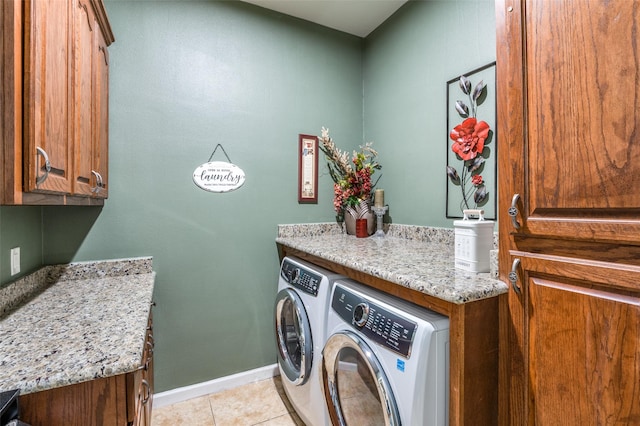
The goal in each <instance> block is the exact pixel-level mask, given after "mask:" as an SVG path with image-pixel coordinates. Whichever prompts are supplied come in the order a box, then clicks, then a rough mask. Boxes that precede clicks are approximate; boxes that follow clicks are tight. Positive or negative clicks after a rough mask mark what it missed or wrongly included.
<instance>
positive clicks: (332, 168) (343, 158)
mask: <svg viewBox="0 0 640 426" xmlns="http://www.w3.org/2000/svg"><path fill="white" fill-rule="evenodd" d="M371 145H372V143H371V142H368V143H366V144H365V145H360V151H353V155H352V157H351V159H349V154H347V153H346V152H344V151H341V150H340V149H338V148H337V147H336V145H335V143H334V142H333V140H332V139H331V137H329V129H326V128H324V127H323V128H322V136H321V137H320V145H319V148H320V150H321V151H322V152H323V153H324V154H325V156H326V159H327V167H328V168H329V174H330V175H331V178H332V179H333V192H334V196H333V208H334V209H335V211H336V213H337V215H338V216H344V212H345V210H346V209H347V208H349V207H351V208H356V207H358V206H359V205H360V203H361V202H362V201H365V200H366V201H368V202H369V201H370V200H371V191H372V190H373V188H374V187H375V186H376V183H377V182H378V181H377V180H376V182H375V183H373V184H372V183H371V176H372V175H373V174H374V173H375V171H376V170H380V169H381V168H382V166H381V165H380V164H378V162H376V161H375V158H376V157H377V156H378V153H377V152H376V150H374V149H373V148H372V146H371ZM378 179H380V177H378Z"/></svg>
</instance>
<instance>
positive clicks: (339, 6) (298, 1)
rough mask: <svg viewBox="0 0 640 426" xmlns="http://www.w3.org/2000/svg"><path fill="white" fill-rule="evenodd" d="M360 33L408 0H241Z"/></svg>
mask: <svg viewBox="0 0 640 426" xmlns="http://www.w3.org/2000/svg"><path fill="white" fill-rule="evenodd" d="M242 1H245V2H246V3H252V4H255V5H257V6H260V7H264V8H266V9H271V10H275V11H276V12H280V13H284V14H285V15H290V16H295V17H296V18H301V19H304V20H306V21H310V22H315V23H316V24H320V25H323V26H325V27H329V28H333V29H335V30H339V31H343V32H345V33H349V34H353V35H355V36H358V37H363V38H364V37H366V36H368V35H369V34H370V33H371V32H372V31H373V30H375V29H376V28H377V27H378V26H379V25H380V24H382V23H383V22H384V21H385V20H386V19H387V18H388V17H390V16H391V15H393V13H394V12H395V11H396V10H398V9H399V8H400V6H402V5H403V4H405V3H406V2H407V0H242Z"/></svg>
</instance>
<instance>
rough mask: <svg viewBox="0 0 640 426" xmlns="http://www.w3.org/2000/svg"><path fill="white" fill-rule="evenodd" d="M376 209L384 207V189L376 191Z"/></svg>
mask: <svg viewBox="0 0 640 426" xmlns="http://www.w3.org/2000/svg"><path fill="white" fill-rule="evenodd" d="M373 205H374V206H375V207H384V189H376V192H375V193H374V197H373Z"/></svg>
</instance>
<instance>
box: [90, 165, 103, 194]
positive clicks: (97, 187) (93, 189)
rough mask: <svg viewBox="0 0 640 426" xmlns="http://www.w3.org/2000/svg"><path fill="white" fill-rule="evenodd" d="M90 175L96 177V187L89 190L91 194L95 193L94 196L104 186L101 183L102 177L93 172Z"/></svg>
mask: <svg viewBox="0 0 640 426" xmlns="http://www.w3.org/2000/svg"><path fill="white" fill-rule="evenodd" d="M91 174H92V175H94V176H95V177H96V186H94V187H93V188H91V192H95V193H96V194H97V193H98V192H100V190H101V189H103V188H104V184H103V182H102V175H101V174H100V173H98V172H96V171H95V170H91Z"/></svg>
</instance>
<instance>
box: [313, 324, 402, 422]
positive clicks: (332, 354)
mask: <svg viewBox="0 0 640 426" xmlns="http://www.w3.org/2000/svg"><path fill="white" fill-rule="evenodd" d="M322 358H323V359H322V383H323V387H324V396H325V400H326V401H327V408H328V409H329V415H330V417H331V422H332V423H333V424H334V425H340V426H345V425H358V424H375V425H387V426H397V425H400V414H399V412H398V406H397V404H396V401H395V399H394V397H393V391H392V389H391V386H390V385H389V381H388V380H387V377H386V375H385V374H384V371H383V370H382V366H381V365H380V362H379V361H378V359H377V358H376V356H375V355H374V354H373V352H372V351H371V348H370V347H369V345H368V344H367V343H366V342H365V341H364V340H363V339H362V338H361V337H360V336H358V335H357V334H355V333H353V332H351V331H347V330H345V331H340V332H337V333H335V334H333V335H332V336H331V337H329V339H328V340H327V342H326V344H325V346H324V349H323V351H322Z"/></svg>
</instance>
